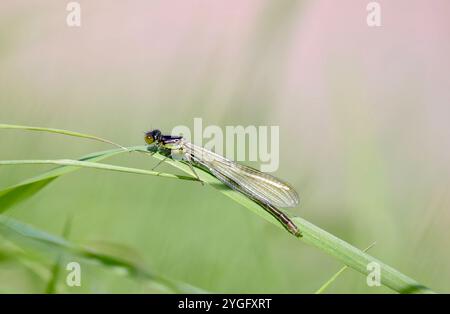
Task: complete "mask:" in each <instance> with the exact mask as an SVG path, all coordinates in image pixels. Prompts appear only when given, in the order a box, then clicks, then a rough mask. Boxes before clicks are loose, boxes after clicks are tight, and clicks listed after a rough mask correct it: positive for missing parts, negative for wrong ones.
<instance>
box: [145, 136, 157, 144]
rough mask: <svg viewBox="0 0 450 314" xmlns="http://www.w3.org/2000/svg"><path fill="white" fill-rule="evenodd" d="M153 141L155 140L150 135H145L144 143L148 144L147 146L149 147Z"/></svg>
mask: <svg viewBox="0 0 450 314" xmlns="http://www.w3.org/2000/svg"><path fill="white" fill-rule="evenodd" d="M154 141H155V139H154V138H153V136H152V135H150V134H149V135H146V136H145V142H146V143H147V144H148V145H150V144H153V142H154Z"/></svg>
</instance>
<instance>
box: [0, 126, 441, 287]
mask: <svg viewBox="0 0 450 314" xmlns="http://www.w3.org/2000/svg"><path fill="white" fill-rule="evenodd" d="M0 128H14V129H24V130H37V131H44V132H45V131H46V130H48V132H51V133H59V134H64V135H69V136H75V137H82V138H89V139H94V140H98V141H101V142H106V143H112V144H113V145H115V146H118V147H121V148H120V149H116V150H109V151H104V152H98V153H93V154H90V155H88V156H84V157H82V158H80V159H79V160H78V161H74V160H65V161H63V162H61V160H59V161H54V160H53V161H52V160H43V161H38V160H31V161H26V160H14V161H1V162H0V165H1V164H3V165H17V164H36V163H54V164H59V165H60V167H57V168H55V169H53V170H50V171H48V172H46V173H43V174H41V175H39V176H37V177H34V178H31V179H28V180H26V181H24V182H22V183H19V184H17V185H15V186H13V187H9V188H6V189H3V190H0V213H1V212H3V211H5V210H7V209H8V208H9V207H10V206H12V205H13V204H15V203H17V202H18V201H21V200H23V199H26V198H29V197H31V196H32V195H34V194H35V193H37V192H38V191H40V190H41V189H42V188H43V187H44V186H46V184H48V183H50V182H51V181H53V180H54V179H56V178H57V177H59V176H61V175H63V174H66V173H69V172H72V171H75V170H77V169H79V168H80V167H85V166H86V167H89V168H95V169H99V168H101V169H103V170H112V171H118V169H117V168H118V167H119V166H113V165H107V164H98V166H97V167H96V166H94V164H96V162H97V161H99V160H101V159H105V158H108V157H111V156H113V155H116V154H119V153H123V152H125V151H139V152H144V153H148V151H147V150H146V146H138V147H130V148H126V149H124V147H123V146H121V145H119V144H115V143H113V142H110V141H109V140H104V139H101V138H98V137H96V136H92V135H87V134H82V133H78V132H70V131H65V130H58V129H46V128H37V127H28V126H26V127H25V126H24V127H21V126H17V125H14V126H11V125H7V124H0ZM152 156H153V157H155V158H158V159H159V160H162V159H164V158H165V157H164V156H162V155H160V154H158V153H156V154H153V155H152ZM87 160H90V162H88V161H87ZM166 163H168V164H170V165H172V166H173V167H175V168H178V169H180V170H182V171H184V172H185V173H187V174H188V175H191V170H190V168H189V166H187V165H185V164H183V163H181V162H177V161H173V160H171V159H167V160H166ZM130 169H131V171H129V170H130ZM122 170H123V169H122ZM126 172H134V173H140V174H144V173H145V174H148V175H155V176H158V175H161V174H160V173H158V172H155V171H148V170H144V169H134V170H133V168H128V169H127V171H126ZM197 172H198V175H199V177H200V179H201V180H202V181H203V182H205V183H208V184H209V185H211V186H213V187H214V188H216V189H218V190H219V191H220V192H222V193H223V194H225V195H226V196H228V197H230V198H232V199H233V200H234V201H236V202H238V203H239V204H241V205H243V206H244V207H246V208H247V209H249V210H251V211H253V212H254V213H256V214H257V215H259V216H261V217H263V218H264V219H266V220H267V221H269V222H271V223H272V224H274V225H276V226H278V227H279V228H283V230H284V227H283V226H282V225H281V224H280V223H279V222H278V221H277V220H276V219H275V218H274V217H273V216H271V215H270V214H269V213H268V212H267V211H265V210H264V209H263V208H262V207H261V206H259V205H258V204H256V203H255V202H253V201H251V200H250V199H248V198H247V197H245V196H244V195H243V194H241V193H239V192H237V191H234V190H231V189H229V188H227V187H226V186H224V184H223V183H222V182H220V181H219V180H218V179H216V178H215V177H214V176H212V175H211V174H209V173H208V172H205V171H203V170H202V169H198V170H197ZM165 176H171V177H176V176H174V175H169V174H165ZM180 178H181V177H180ZM292 220H293V222H294V223H295V224H296V225H297V226H298V228H299V229H300V230H301V232H302V233H303V237H302V238H300V239H301V240H303V241H304V242H305V243H307V244H309V245H312V246H314V247H316V248H319V249H320V250H322V251H324V252H325V253H327V254H329V255H331V256H333V257H335V258H336V259H338V260H340V261H341V262H343V263H344V264H345V265H347V266H348V267H351V268H353V269H354V270H356V271H358V272H360V273H362V274H364V275H369V274H370V273H371V270H369V268H368V265H369V264H371V263H377V265H378V266H379V269H380V271H381V283H382V284H383V285H385V286H387V287H389V288H391V289H393V290H395V291H397V292H399V293H433V291H432V290H430V289H429V288H427V287H425V286H424V285H421V284H420V283H418V282H417V281H415V280H414V279H412V278H410V277H408V276H406V275H404V274H403V273H401V272H399V271H398V270H396V269H394V268H392V267H390V266H388V265H386V264H384V263H382V262H381V261H379V260H378V259H375V258H374V257H372V256H370V255H368V254H366V253H365V252H363V251H362V250H360V249H358V248H356V247H354V246H352V245H350V244H349V243H347V242H345V241H343V240H341V239H339V238H337V237H336V236H334V235H332V234H330V233H328V232H327V231H325V230H323V229H321V228H319V227H317V226H315V225H314V224H312V223H310V222H309V221H307V220H305V219H303V218H300V217H294V218H292Z"/></svg>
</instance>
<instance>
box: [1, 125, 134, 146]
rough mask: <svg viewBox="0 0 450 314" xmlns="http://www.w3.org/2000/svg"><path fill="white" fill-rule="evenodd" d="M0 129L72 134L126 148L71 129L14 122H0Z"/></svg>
mask: <svg viewBox="0 0 450 314" xmlns="http://www.w3.org/2000/svg"><path fill="white" fill-rule="evenodd" d="M0 129H15V130H28V131H37V132H48V133H55V134H62V135H68V136H74V137H80V138H86V139H91V140H95V141H99V142H103V143H108V144H111V145H114V146H116V147H119V148H121V149H123V150H126V148H125V147H123V146H122V145H119V144H117V143H114V142H112V141H110V140H107V139H104V138H101V137H98V136H94V135H90V134H84V133H79V132H73V131H67V130H62V129H54V128H43V127H37V126H27V125H15V124H2V123H0Z"/></svg>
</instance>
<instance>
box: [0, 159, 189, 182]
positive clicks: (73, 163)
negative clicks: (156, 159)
mask: <svg viewBox="0 0 450 314" xmlns="http://www.w3.org/2000/svg"><path fill="white" fill-rule="evenodd" d="M12 165H59V166H69V167H77V168H91V169H99V170H110V171H117V172H126V173H133V174H145V175H151V176H157V177H164V178H171V179H180V180H189V181H197V179H196V178H194V177H188V176H180V175H176V174H171V173H164V172H158V171H152V170H145V169H138V168H130V167H122V166H115V165H109V164H102V163H98V162H90V161H81V160H73V159H45V160H0V166H12Z"/></svg>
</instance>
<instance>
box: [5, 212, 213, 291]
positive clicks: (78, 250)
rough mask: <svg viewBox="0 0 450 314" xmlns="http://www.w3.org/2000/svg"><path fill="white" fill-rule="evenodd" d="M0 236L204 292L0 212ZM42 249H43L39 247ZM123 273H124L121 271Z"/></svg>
mask: <svg viewBox="0 0 450 314" xmlns="http://www.w3.org/2000/svg"><path fill="white" fill-rule="evenodd" d="M0 235H2V236H4V237H5V238H6V239H8V240H9V241H11V242H13V243H15V244H16V245H19V246H26V245H27V244H31V245H32V246H33V247H36V243H37V244H39V245H40V247H44V248H45V249H46V250H48V251H50V252H53V253H56V254H58V255H63V254H66V255H73V256H77V257H78V258H80V259H83V260H85V261H87V262H91V263H94V264H99V265H102V266H104V267H109V268H111V269H113V270H116V271H117V270H118V269H121V270H125V273H126V274H128V275H129V276H131V277H134V278H136V279H140V280H146V281H149V282H154V283H157V284H158V285H160V286H163V287H165V288H166V289H167V290H169V291H171V292H175V293H204V292H205V291H204V290H202V289H200V288H197V287H193V286H191V285H189V284H186V283H183V282H178V281H174V280H171V279H167V278H165V277H164V276H160V275H158V274H155V273H152V272H149V271H148V270H145V269H143V268H142V267H140V266H138V265H135V264H133V263H131V262H129V261H127V260H125V259H123V258H120V257H116V256H112V255H108V254H103V253H101V252H98V251H96V250H93V249H91V248H87V247H84V246H81V245H77V244H74V243H71V242H69V241H67V240H66V239H63V238H61V237H58V236H55V235H52V234H49V233H46V232H44V231H41V230H38V229H35V228H33V227H32V226H30V225H27V224H24V223H22V222H20V221H17V220H15V219H13V218H10V217H6V216H4V215H0ZM41 252H42V250H41ZM120 273H123V272H120Z"/></svg>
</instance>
